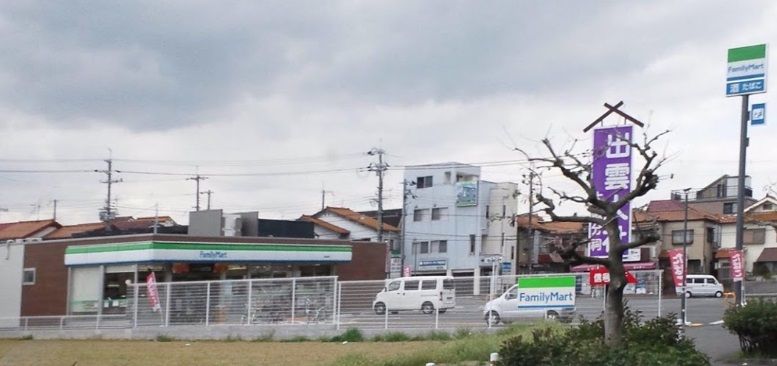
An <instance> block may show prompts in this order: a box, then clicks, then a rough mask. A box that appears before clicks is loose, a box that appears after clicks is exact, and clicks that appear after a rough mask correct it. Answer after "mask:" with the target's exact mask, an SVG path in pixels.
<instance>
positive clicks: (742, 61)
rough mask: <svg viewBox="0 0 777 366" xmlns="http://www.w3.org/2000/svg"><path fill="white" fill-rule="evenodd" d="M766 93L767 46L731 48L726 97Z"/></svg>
mask: <svg viewBox="0 0 777 366" xmlns="http://www.w3.org/2000/svg"><path fill="white" fill-rule="evenodd" d="M756 93H766V45H765V44H757V45H754V46H746V47H738V48H730V49H729V50H728V69H727V73H726V96H729V97H730V96H735V95H745V94H756Z"/></svg>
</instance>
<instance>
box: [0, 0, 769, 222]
mask: <svg viewBox="0 0 777 366" xmlns="http://www.w3.org/2000/svg"><path fill="white" fill-rule="evenodd" d="M774 19H777V3H775V2H773V1H748V2H744V3H732V2H729V1H630V2H593V1H591V2H581V1H531V2H530V1H504V2H499V1H485V2H484V1H450V0H444V1H385V2H381V1H309V2H305V1H228V2H222V1H211V2H205V1H191V0H187V1H165V2H159V1H67V2H57V1H55V2H29V1H5V2H2V3H0V34H2V35H3V36H2V37H0V54H2V56H0V128H1V129H2V136H3V138H2V142H0V170H6V171H7V170H33V171H36V173H9V172H4V173H0V188H1V189H0V207H2V208H6V209H8V211H7V212H0V221H2V222H7V221H15V220H27V219H36V218H41V219H42V218H48V217H51V215H52V211H53V204H52V202H53V200H57V201H58V210H57V211H58V212H57V214H58V219H59V221H60V222H62V223H65V224H74V223H80V222H94V221H97V218H98V216H97V215H98V210H99V208H100V207H101V206H102V205H103V201H104V200H105V196H106V185H105V184H101V183H100V180H104V179H105V176H104V175H103V174H99V173H94V172H90V171H92V170H94V169H106V164H105V162H103V159H107V158H108V157H109V149H111V150H112V157H113V159H114V169H116V170H119V171H123V173H118V174H115V175H114V178H121V179H123V182H122V183H119V184H116V185H114V186H113V194H114V198H116V199H117V205H118V210H119V213H120V214H121V215H133V216H151V215H153V214H154V206H155V204H158V205H159V212H160V214H162V215H171V216H173V217H174V218H175V219H176V220H178V221H179V222H181V223H186V222H187V221H188V217H187V215H186V212H187V211H188V210H190V209H191V208H192V207H193V206H194V201H195V194H194V192H195V184H194V182H193V181H191V180H186V177H187V176H186V175H187V174H188V175H194V174H196V173H197V172H199V173H200V174H202V175H205V176H208V179H207V180H204V181H202V182H201V189H202V190H203V191H205V190H212V191H214V192H215V193H213V196H212V207H213V208H223V209H225V210H226V211H248V210H258V211H259V212H260V217H264V218H287V219H295V218H297V217H299V216H300V215H302V214H312V213H314V212H316V211H317V210H318V209H319V208H320V205H321V190H322V188H323V189H324V190H326V191H327V192H328V193H327V194H326V200H327V204H328V205H337V206H346V207H350V208H352V209H358V210H361V209H364V210H369V209H375V205H374V204H373V203H372V201H371V197H372V196H373V195H374V194H375V192H376V186H377V178H376V177H375V175H374V174H372V173H369V172H366V171H364V169H363V168H364V167H366V166H367V165H368V164H369V163H370V162H371V161H374V157H371V156H368V155H366V154H365V153H366V152H367V151H368V150H370V148H372V147H375V146H381V147H383V149H385V151H386V152H387V155H386V160H387V162H388V163H389V164H390V165H391V166H392V169H391V170H390V171H389V173H388V175H387V180H386V190H387V193H386V194H387V198H388V201H387V203H386V204H385V207H388V208H395V207H400V205H401V180H402V170H401V167H402V166H403V165H411V164H426V163H435V162H447V161H459V162H464V163H479V162H494V161H508V160H516V161H518V160H521V159H522V158H523V157H522V156H521V155H520V154H518V153H517V152H515V151H513V150H512V148H513V147H515V146H516V145H517V146H519V147H521V148H523V149H526V150H529V151H533V152H538V151H539V145H538V141H539V140H540V139H542V138H543V137H546V136H548V137H550V138H551V139H553V141H554V142H556V143H558V144H562V145H563V144H565V143H568V142H569V141H571V140H572V139H579V140H580V142H579V144H581V145H586V146H587V145H590V144H591V137H590V136H587V135H585V134H583V133H582V128H583V127H585V126H586V125H587V124H588V123H590V122H591V121H593V120H594V119H595V118H596V117H598V116H599V115H600V114H601V113H603V112H604V111H605V109H604V108H603V107H602V104H603V103H605V102H609V103H611V104H614V103H616V102H618V101H620V100H623V101H624V102H625V106H624V107H623V110H624V111H626V112H628V113H630V114H631V115H633V116H635V117H636V118H638V119H641V120H642V121H644V122H647V123H649V125H650V127H649V130H648V133H658V132H660V131H662V130H665V129H670V130H672V132H671V134H670V135H668V136H666V138H664V139H662V140H661V141H660V144H659V145H658V146H657V147H659V149H660V151H661V152H662V153H666V154H667V155H668V156H671V160H670V161H669V162H668V163H667V164H666V165H665V166H664V167H663V168H662V170H661V174H662V176H663V177H664V178H665V179H663V180H662V182H661V183H660V185H659V189H658V190H657V191H655V192H652V193H651V194H650V195H648V196H647V197H645V198H643V199H641V200H640V202H637V203H636V205H640V204H644V203H646V202H647V201H648V200H650V199H664V198H668V196H669V191H670V190H672V189H681V188H685V187H702V186H704V185H706V184H708V183H710V182H711V181H712V180H714V179H716V178H718V177H719V176H721V175H723V174H730V175H736V174H737V159H738V149H739V147H738V141H739V140H738V136H739V111H740V103H741V101H740V98H726V97H725V96H724V91H725V86H724V84H725V83H724V81H725V71H726V50H727V49H728V48H731V47H737V46H744V45H751V44H758V43H770V42H771V41H772V40H774V39H775V38H777V22H775V21H774ZM768 85H769V89H771V90H775V91H777V89H775V87H777V85H775V82H774V77H772V79H771V80H770V82H769V83H768ZM768 95H769V94H760V95H756V96H753V97H752V98H751V100H753V101H766V100H767V97H768ZM774 105H775V107H771V110H774V109H775V108H777V103H775V104H774ZM772 116H774V117H772ZM769 119H771V121H769ZM608 122H609V123H618V122H619V121H618V119H612V120H608ZM774 124H777V115H775V114H774V113H771V114H770V115H767V125H766V126H760V127H755V128H753V129H752V130H751V132H752V133H751V134H750V135H751V144H750V148H749V150H748V157H749V159H748V174H750V175H752V177H753V190H754V193H755V195H756V196H758V197H761V196H763V195H764V194H765V193H766V192H767V191H766V187H767V186H769V185H771V184H774V183H777V169H775V168H774V167H775V166H776V165H775V163H777V157H775V155H774V151H775V150H774V149H773V148H771V149H770V144H773V143H775V141H777V140H775V128H774V126H773V125H774ZM489 165H491V166H489ZM493 165H494V164H486V167H484V168H483V179H487V180H492V181H520V179H521V178H520V177H521V174H523V173H525V170H524V168H525V164H523V163H520V162H516V163H515V164H509V165H497V166H493ZM52 170H68V171H72V172H69V173H63V172H51V171H52ZM129 172H146V173H159V174H138V173H129ZM230 174H233V175H230ZM234 174H236V175H234ZM670 176H672V178H671V179H669V178H670ZM545 184H546V185H553V184H559V185H563V183H562V182H561V181H560V180H559V178H558V177H556V178H554V177H553V176H548V177H546V178H545ZM524 190H525V189H524ZM202 199H203V200H202V203H201V204H202V205H203V207H204V206H205V205H206V202H205V201H206V197H205V196H202ZM521 204H522V205H523V206H524V207H525V203H523V202H522V203H521Z"/></svg>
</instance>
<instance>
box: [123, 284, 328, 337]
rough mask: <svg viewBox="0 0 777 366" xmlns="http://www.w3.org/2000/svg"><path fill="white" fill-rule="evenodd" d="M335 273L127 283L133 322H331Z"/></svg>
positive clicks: (237, 323) (228, 323)
mask: <svg viewBox="0 0 777 366" xmlns="http://www.w3.org/2000/svg"><path fill="white" fill-rule="evenodd" d="M336 288H337V277H301V278H283V279H278V278H275V279H252V280H227V281H201V282H169V283H158V284H157V293H158V301H159V303H158V307H155V306H154V305H155V304H154V303H153V301H151V298H150V297H149V293H148V287H147V286H145V285H143V284H141V285H134V286H131V287H128V294H127V298H128V299H132V300H130V301H129V306H128V308H127V313H128V315H129V316H130V317H131V319H132V320H133V321H132V325H133V326H134V327H137V326H147V325H157V326H159V325H161V326H171V325H184V324H185V325H203V326H213V325H241V324H242V325H260V324H289V325H293V324H311V323H330V324H331V323H332V322H333V319H334V313H335V299H336V294H335V290H336Z"/></svg>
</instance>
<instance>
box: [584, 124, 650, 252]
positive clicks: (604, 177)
mask: <svg viewBox="0 0 777 366" xmlns="http://www.w3.org/2000/svg"><path fill="white" fill-rule="evenodd" d="M631 136H632V126H617V127H607V128H599V129H596V130H594V149H593V167H592V168H593V169H592V170H593V171H592V173H593V185H594V189H595V190H596V194H597V195H598V196H599V198H601V199H604V200H607V201H610V202H615V201H617V200H619V199H621V198H622V197H624V196H625V195H627V194H629V192H631ZM618 227H619V228H620V235H621V238H620V239H621V241H622V242H628V241H630V240H631V204H630V203H626V204H625V205H624V206H623V207H622V208H621V209H620V210H619V211H618ZM588 237H589V239H590V240H591V243H590V244H589V245H588V255H590V256H592V257H607V254H608V253H609V247H610V238H609V237H608V235H607V231H606V230H604V228H603V227H601V226H599V225H594V224H591V225H590V226H589V228H588ZM639 255H640V252H639V249H630V250H629V251H628V252H626V253H624V255H623V260H624V261H627V262H628V261H639V259H640V257H639Z"/></svg>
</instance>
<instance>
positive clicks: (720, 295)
mask: <svg viewBox="0 0 777 366" xmlns="http://www.w3.org/2000/svg"><path fill="white" fill-rule="evenodd" d="M715 297H723V293H722V292H720V291H718V292H716V293H715Z"/></svg>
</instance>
